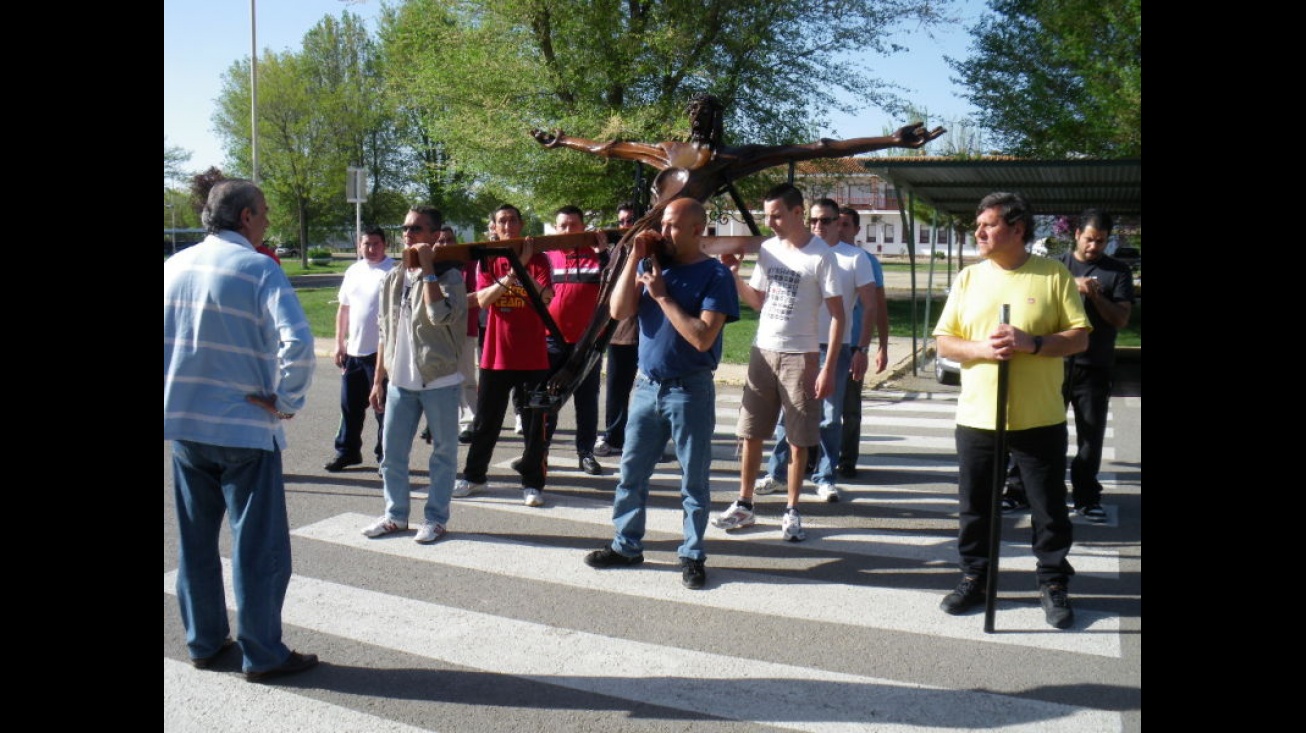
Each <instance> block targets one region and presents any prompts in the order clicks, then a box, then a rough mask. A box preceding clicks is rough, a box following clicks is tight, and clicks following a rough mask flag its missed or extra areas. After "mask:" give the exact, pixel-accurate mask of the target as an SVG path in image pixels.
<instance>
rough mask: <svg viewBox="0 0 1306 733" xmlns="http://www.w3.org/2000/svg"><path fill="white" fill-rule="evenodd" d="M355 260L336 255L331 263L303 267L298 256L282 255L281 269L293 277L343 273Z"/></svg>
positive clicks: (333, 326)
mask: <svg viewBox="0 0 1306 733" xmlns="http://www.w3.org/2000/svg"><path fill="white" fill-rule="evenodd" d="M357 261H358V260H357V259H355V258H353V257H350V258H349V259H343V258H340V257H336V258H335V259H333V260H331V264H329V265H314V264H309V265H308V266H307V267H305V266H304V265H303V264H302V263H300V261H299V258H298V257H282V258H281V269H282V270H284V271H285V272H286V275H287V276H289V277H295V276H297V275H326V274H330V273H335V272H338V273H341V274H344V272H345V270H348V269H349V266H350V265H352V264H354V263H355V262H357ZM333 317H334V316H333ZM331 328H332V329H335V325H334V324H332V326H331Z"/></svg>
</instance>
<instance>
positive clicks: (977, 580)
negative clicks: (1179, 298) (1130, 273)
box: [934, 193, 1092, 629]
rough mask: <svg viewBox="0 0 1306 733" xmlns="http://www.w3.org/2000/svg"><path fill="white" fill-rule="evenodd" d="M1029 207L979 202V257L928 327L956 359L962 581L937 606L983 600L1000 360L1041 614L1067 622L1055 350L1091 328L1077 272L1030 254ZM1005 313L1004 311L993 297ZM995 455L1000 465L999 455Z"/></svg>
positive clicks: (961, 606)
mask: <svg viewBox="0 0 1306 733" xmlns="http://www.w3.org/2000/svg"><path fill="white" fill-rule="evenodd" d="M1033 238H1034V216H1033V213H1032V211H1031V210H1030V208H1029V205H1028V204H1027V203H1026V202H1025V200H1024V198H1023V197H1022V196H1020V195H1019V194H1013V193H992V194H989V195H988V196H985V197H984V199H983V200H982V201H980V204H979V207H978V209H977V213H976V229H975V239H976V243H977V247H978V249H979V254H980V256H981V257H982V258H984V261H982V262H979V263H976V264H974V265H971V266H970V267H967V268H966V269H965V270H963V271H962V272H961V273H960V274H959V275H958V276H957V280H956V282H955V283H954V284H953V287H952V290H951V292H950V294H949V296H948V302H947V304H945V305H944V307H943V312H942V313H941V314H940V316H939V322H938V325H937V326H936V327H935V329H934V335H935V337H936V338H937V339H938V350H939V354H940V355H941V356H945V357H949V358H951V359H954V360H956V361H958V362H960V363H961V365H962V369H961V396H960V399H959V400H958V403H957V427H956V441H957V460H958V473H959V482H958V487H957V488H958V494H959V502H960V507H959V514H960V521H959V523H960V528H959V532H958V537H957V550H958V553H959V554H960V557H961V562H960V565H961V571H962V580H961V583H960V584H958V586H957V589H956V590H954V591H953V592H952V593H950V594H948V595H947V596H946V597H945V598H944V599H943V601H942V602H941V603H940V608H942V609H943V610H944V611H945V612H947V613H950V614H960V613H965V612H966V611H968V610H970V609H972V608H974V607H975V606H977V605H979V604H980V603H982V602H983V601H984V596H985V593H986V578H987V573H988V568H989V525H990V514H991V512H992V506H993V504H992V500H993V494H992V492H993V491H995V490H1000V489H1001V486H998V487H995V486H994V485H993V476H994V462H995V461H997V460H999V458H998V457H997V456H995V455H994V453H995V447H996V446H995V443H996V438H997V432H996V428H997V425H996V419H997V393H998V371H999V370H998V365H999V363H1001V362H1004V361H1005V362H1008V363H1009V365H1010V366H1009V367H1008V369H1009V374H1008V376H1009V392H1008V406H1007V425H1006V430H1007V432H1006V439H1007V448H1008V450H1009V451H1010V454H1011V458H1012V460H1013V461H1014V462H1015V463H1016V464H1017V465H1018V466H1019V467H1020V471H1021V475H1022V476H1023V477H1024V479H1025V486H1026V491H1027V492H1028V497H1029V503H1030V511H1031V519H1032V523H1033V529H1034V533H1033V550H1034V556H1035V557H1036V558H1037V560H1038V567H1037V571H1036V574H1037V576H1038V584H1039V595H1040V598H1041V602H1042V605H1043V610H1044V613H1045V614H1046V617H1047V622H1048V623H1049V624H1050V625H1052V626H1053V627H1055V628H1058V629H1064V628H1069V627H1070V625H1071V624H1073V623H1074V612H1073V611H1072V610H1071V607H1070V599H1069V596H1068V595H1067V584H1068V582H1069V580H1070V576H1072V575H1074V573H1075V571H1074V568H1072V567H1071V566H1070V563H1069V562H1068V561H1067V560H1066V555H1067V554H1068V553H1069V552H1070V544H1071V541H1072V531H1071V523H1070V512H1069V510H1068V509H1067V507H1066V484H1065V474H1066V407H1065V403H1064V402H1063V401H1062V397H1061V381H1062V379H1063V378H1064V375H1065V371H1064V370H1065V367H1064V366H1063V359H1064V357H1067V356H1070V355H1072V354H1077V353H1079V352H1081V351H1083V350H1084V349H1086V348H1088V334H1089V331H1090V330H1092V326H1090V325H1089V321H1088V316H1087V315H1086V314H1085V312H1084V305H1083V302H1082V301H1081V299H1080V297H1079V293H1078V290H1077V288H1076V287H1075V280H1074V278H1073V277H1072V276H1071V275H1070V271H1069V270H1067V269H1066V266H1065V265H1063V264H1061V263H1060V262H1058V261H1056V260H1051V259H1048V258H1044V257H1034V256H1033V255H1031V254H1030V253H1029V251H1028V250H1027V249H1026V245H1027V244H1028V243H1029V242H1030V241H1032V240H1033ZM1004 304H1006V305H1009V306H1010V307H1011V318H1010V323H1007V324H1003V323H1002V322H1001V312H1002V306H1003V305H1004ZM1001 465H1002V466H1005V465H1006V461H1005V459H1002V463H1001Z"/></svg>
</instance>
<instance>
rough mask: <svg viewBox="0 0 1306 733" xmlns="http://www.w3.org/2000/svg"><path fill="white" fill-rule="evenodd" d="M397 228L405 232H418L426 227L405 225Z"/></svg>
mask: <svg viewBox="0 0 1306 733" xmlns="http://www.w3.org/2000/svg"><path fill="white" fill-rule="evenodd" d="M399 228H400V229H402V230H404V231H405V232H420V231H422V230H423V229H425V228H426V227H424V226H422V225H421V224H405V225H403V226H401V227H399Z"/></svg>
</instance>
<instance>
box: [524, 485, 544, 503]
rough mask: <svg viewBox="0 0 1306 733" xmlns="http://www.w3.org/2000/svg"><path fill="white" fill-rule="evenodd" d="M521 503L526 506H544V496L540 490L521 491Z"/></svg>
mask: <svg viewBox="0 0 1306 733" xmlns="http://www.w3.org/2000/svg"><path fill="white" fill-rule="evenodd" d="M521 501H522V503H523V504H525V505H526V506H544V495H543V494H541V493H540V490H539V489H530V488H524V489H522V490H521Z"/></svg>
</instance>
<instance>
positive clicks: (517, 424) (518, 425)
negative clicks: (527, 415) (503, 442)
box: [512, 415, 526, 435]
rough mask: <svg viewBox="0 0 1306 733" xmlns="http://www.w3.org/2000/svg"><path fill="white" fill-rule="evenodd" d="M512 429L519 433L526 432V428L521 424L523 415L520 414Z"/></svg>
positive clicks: (523, 433)
mask: <svg viewBox="0 0 1306 733" xmlns="http://www.w3.org/2000/svg"><path fill="white" fill-rule="evenodd" d="M512 431H513V432H514V433H516V434H518V435H525V434H526V430H525V429H523V428H522V426H521V415H518V416H517V420H516V421H515V422H514V423H513V426H512Z"/></svg>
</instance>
